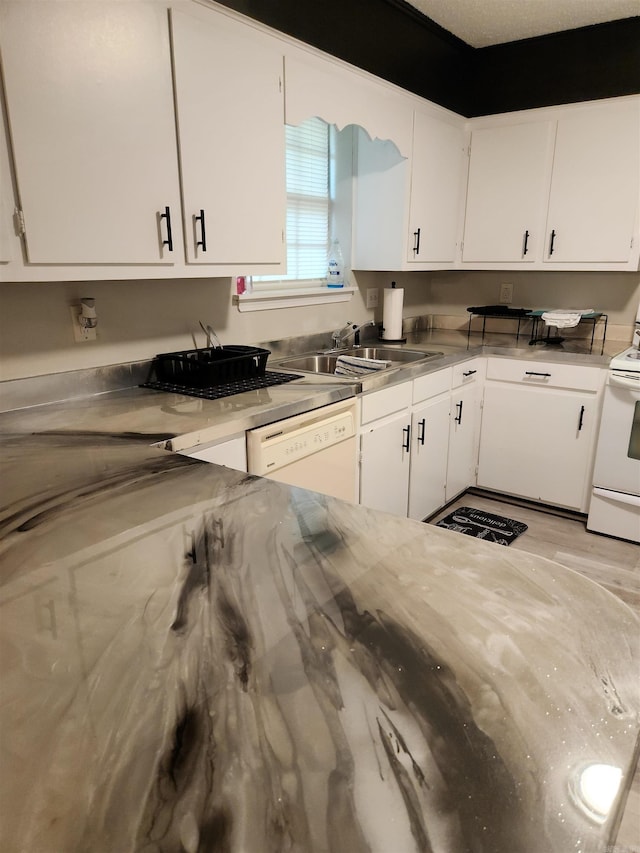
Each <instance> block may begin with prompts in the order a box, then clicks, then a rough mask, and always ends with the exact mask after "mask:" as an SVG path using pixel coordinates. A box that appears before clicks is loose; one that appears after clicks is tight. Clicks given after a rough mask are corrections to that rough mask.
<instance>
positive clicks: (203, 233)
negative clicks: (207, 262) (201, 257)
mask: <svg viewBox="0 0 640 853" xmlns="http://www.w3.org/2000/svg"><path fill="white" fill-rule="evenodd" d="M193 218H194V220H195V221H196V222H199V223H200V240H198V241H197V243H196V250H197V249H198V246H202V251H203V252H206V251H207V232H206V229H205V224H204V210H203V209H202V208H200V216H194V217H193Z"/></svg>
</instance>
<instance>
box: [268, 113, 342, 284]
mask: <svg viewBox="0 0 640 853" xmlns="http://www.w3.org/2000/svg"><path fill="white" fill-rule="evenodd" d="M286 157H287V160H286V175H287V274H286V275H268V276H254V278H253V282H254V285H256V284H257V285H259V286H260V285H261V284H262V283H269V282H274V281H275V282H282V283H286V282H295V283H296V284H298V285H300V284H302V285H308V286H313V285H318V286H319V285H321V284H323V283H324V281H325V275H326V271H327V270H326V266H327V246H328V243H329V220H330V215H331V197H330V196H331V193H330V181H331V176H330V165H331V153H330V128H329V125H328V124H326V122H324V121H322V119H318V118H312V119H309V120H308V121H305V122H304V123H303V124H301V125H299V126H297V127H292V126H289V125H287V127H286ZM259 289H260V290H262V289H263V288H262V287H260V288H259ZM264 289H266V288H264Z"/></svg>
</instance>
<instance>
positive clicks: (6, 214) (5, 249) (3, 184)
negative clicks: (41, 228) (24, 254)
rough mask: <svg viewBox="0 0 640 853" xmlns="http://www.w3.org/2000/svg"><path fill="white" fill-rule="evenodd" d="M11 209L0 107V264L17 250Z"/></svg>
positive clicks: (9, 258) (6, 154)
mask: <svg viewBox="0 0 640 853" xmlns="http://www.w3.org/2000/svg"><path fill="white" fill-rule="evenodd" d="M0 107H1V105H0ZM13 210H14V198H13V187H12V185H11V170H10V166H9V148H8V145H7V135H6V133H5V124H4V111H3V110H2V109H0V264H6V263H8V262H9V261H10V260H11V258H12V255H13V253H14V252H15V251H17V250H16V249H15V242H16V241H15V238H13V228H12V222H13Z"/></svg>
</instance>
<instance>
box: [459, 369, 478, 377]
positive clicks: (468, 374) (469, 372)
mask: <svg viewBox="0 0 640 853" xmlns="http://www.w3.org/2000/svg"><path fill="white" fill-rule="evenodd" d="M477 372H478V371H477V370H467V372H466V373H463V374H462V375H463V376H473V374H474V373H477Z"/></svg>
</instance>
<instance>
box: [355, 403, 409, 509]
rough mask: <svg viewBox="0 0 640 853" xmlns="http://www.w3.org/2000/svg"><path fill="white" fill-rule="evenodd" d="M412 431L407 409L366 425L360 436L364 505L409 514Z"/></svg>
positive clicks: (361, 490) (361, 480)
mask: <svg viewBox="0 0 640 853" xmlns="http://www.w3.org/2000/svg"><path fill="white" fill-rule="evenodd" d="M410 432H411V425H410V418H409V413H408V412H403V413H402V414H400V415H397V416H396V417H395V418H393V419H392V420H389V421H386V422H385V423H383V424H381V425H371V426H370V427H368V428H364V430H363V432H362V435H361V436H360V452H361V460H360V503H361V504H363V505H364V506H368V507H371V509H379V510H383V511H384V512H390V513H392V514H393V515H400V516H402V517H403V518H405V517H406V515H407V500H408V494H409V458H410V451H411V444H410Z"/></svg>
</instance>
